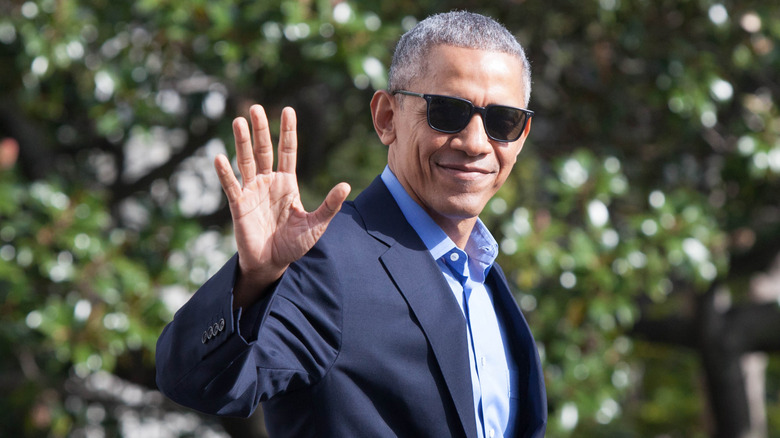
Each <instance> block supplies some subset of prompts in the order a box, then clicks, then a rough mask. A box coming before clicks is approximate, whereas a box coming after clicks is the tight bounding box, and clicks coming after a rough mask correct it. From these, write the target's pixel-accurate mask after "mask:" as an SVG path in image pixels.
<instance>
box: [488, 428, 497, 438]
mask: <svg viewBox="0 0 780 438" xmlns="http://www.w3.org/2000/svg"><path fill="white" fill-rule="evenodd" d="M488 436H489V437H490V438H493V437H494V436H496V430H495V429H490V431H489V432H488Z"/></svg>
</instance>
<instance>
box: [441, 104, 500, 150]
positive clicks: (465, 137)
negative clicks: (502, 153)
mask: <svg viewBox="0 0 780 438" xmlns="http://www.w3.org/2000/svg"><path fill="white" fill-rule="evenodd" d="M451 145H452V148H453V149H457V150H460V151H463V152H465V153H466V154H467V155H469V156H472V157H476V156H479V155H484V154H488V153H490V151H492V150H493V146H492V145H491V144H490V139H489V138H488V136H487V132H485V122H484V120H482V116H481V115H480V114H479V113H474V114H473V115H472V116H471V120H470V121H469V124H468V125H466V127H465V128H463V130H462V131H460V132H458V133H457V134H455V138H453V139H452V142H451Z"/></svg>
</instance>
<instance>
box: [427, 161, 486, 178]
mask: <svg viewBox="0 0 780 438" xmlns="http://www.w3.org/2000/svg"><path fill="white" fill-rule="evenodd" d="M436 166H437V167H438V168H439V169H441V170H443V171H444V172H446V173H448V174H450V175H452V176H454V177H456V178H463V179H476V178H480V177H483V176H486V175H490V174H493V173H495V172H494V171H492V170H489V169H485V168H483V167H480V166H475V165H473V164H461V163H437V164H436Z"/></svg>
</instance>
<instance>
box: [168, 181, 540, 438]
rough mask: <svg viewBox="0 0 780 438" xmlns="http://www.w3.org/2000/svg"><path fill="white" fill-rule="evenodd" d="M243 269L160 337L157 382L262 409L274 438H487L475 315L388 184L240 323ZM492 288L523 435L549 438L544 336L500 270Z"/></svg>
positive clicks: (229, 269) (334, 225)
mask: <svg viewBox="0 0 780 438" xmlns="http://www.w3.org/2000/svg"><path fill="white" fill-rule="evenodd" d="M236 272H237V260H236V257H233V259H231V260H230V261H229V262H228V263H227V264H226V265H225V266H224V267H223V268H222V269H221V270H220V271H219V272H218V273H217V274H215V275H214V276H213V277H212V278H211V279H210V280H209V281H208V282H207V283H206V284H204V285H203V286H202V287H201V288H200V289H199V290H198V292H196V293H195V295H193V297H192V298H191V299H190V301H189V302H188V303H187V304H185V305H184V306H183V307H182V308H181V309H180V310H179V311H178V312H177V314H176V316H175V317H174V320H173V321H172V322H171V323H170V324H169V325H168V326H167V327H166V328H165V330H164V331H163V333H162V335H161V336H160V339H159V340H158V342H157V383H158V386H159V387H160V389H161V390H162V391H163V392H164V393H165V394H166V395H167V396H168V397H170V398H171V399H172V400H174V401H176V402H178V403H180V404H182V405H185V406H189V407H191V408H193V409H196V410H199V411H202V412H207V413H211V414H219V415H237V416H248V415H250V414H251V413H252V412H253V411H254V409H255V408H256V407H257V405H258V404H259V403H261V402H262V403H263V409H264V412H265V416H266V425H267V427H268V430H269V432H270V434H271V436H274V437H287V436H289V437H315V436H316V437H391V436H401V437H437V438H438V437H449V436H452V437H469V438H474V437H476V426H475V418H474V405H473V398H472V392H471V373H470V370H469V354H468V350H467V342H466V325H465V324H466V322H465V319H464V317H463V314H462V312H461V310H460V309H459V307H458V304H457V301H456V300H455V297H454V296H453V294H452V291H451V290H450V288H449V286H448V285H447V282H446V281H445V279H444V278H443V276H442V274H441V271H440V270H439V267H438V266H437V265H436V263H435V262H434V260H433V259H432V258H431V256H430V253H429V252H428V250H427V249H426V248H425V245H424V244H423V243H422V241H421V240H420V238H419V237H418V236H417V234H416V233H415V231H414V230H413V229H412V228H411V226H410V225H409V223H408V222H407V221H406V219H405V218H404V216H403V214H402V213H401V210H400V209H399V208H398V205H397V204H396V203H395V201H394V200H393V198H392V196H391V195H390V192H389V191H388V190H387V188H386V187H385V185H384V184H383V183H382V182H381V180H380V179H379V178H377V179H376V180H375V181H374V182H373V183H372V185H371V186H370V187H369V188H368V189H366V190H365V191H364V192H363V193H362V194H361V195H360V196H358V197H357V199H356V200H355V201H354V202H348V203H345V204H344V206H343V207H342V210H341V212H339V214H338V215H337V216H336V217H335V218H334V220H333V221H332V222H331V224H330V226H329V227H328V230H327V231H326V232H325V234H324V235H323V236H322V238H321V239H320V241H319V242H318V243H317V244H316V245H315V246H314V248H312V250H311V251H310V252H309V253H307V254H306V256H304V257H303V258H302V259H301V260H299V261H298V262H296V263H294V264H293V265H291V266H290V268H289V269H288V270H287V271H286V272H285V274H284V276H283V277H282V278H281V280H280V281H279V283H278V284H277V285H276V287H275V289H274V290H273V292H272V293H270V294H269V295H268V296H267V297H265V298H264V299H263V300H262V301H261V302H260V303H258V304H256V305H255V306H253V307H252V308H250V309H245V310H244V311H243V314H242V316H241V317H240V323H236V324H234V322H233V312H232V299H231V293H232V287H233V283H234V279H235V276H236ZM487 281H489V282H490V285H491V286H492V288H493V291H494V296H495V298H494V301H495V303H496V308H497V311H498V312H499V317H500V318H501V319H502V320H503V321H504V324H505V325H506V326H507V332H508V333H509V336H510V341H511V350H512V354H513V355H514V357H515V359H516V363H517V365H518V370H517V373H516V375H517V377H518V378H517V379H516V381H514V382H512V387H511V388H508V391H509V392H510V395H511V397H517V398H518V402H519V405H518V406H519V408H518V416H517V418H515V419H514V420H515V421H516V422H517V427H516V429H515V430H516V431H517V432H518V433H517V436H519V437H528V438H531V437H533V438H540V437H542V436H543V435H544V431H545V425H546V420H547V406H546V395H545V389H544V381H543V376H542V371H541V366H540V362H539V356H538V354H537V350H536V346H535V344H534V340H533V338H532V336H531V332H530V330H529V328H528V325H527V324H526V321H525V319H524V318H523V316H522V314H521V313H520V310H519V308H518V307H517V305H516V303H515V301H514V299H513V297H512V295H511V293H510V291H509V288H508V286H507V282H506V279H505V278H504V275H503V273H502V272H501V269H500V268H499V267H498V265H495V266H494V267H493V268H492V269H491V272H490V274H489V277H488V280H487ZM238 331H240V335H239V333H238Z"/></svg>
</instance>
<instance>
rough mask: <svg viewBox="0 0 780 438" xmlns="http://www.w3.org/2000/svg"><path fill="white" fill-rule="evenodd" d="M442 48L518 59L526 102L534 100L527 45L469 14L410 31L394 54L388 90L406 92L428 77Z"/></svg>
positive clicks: (441, 17) (436, 18)
mask: <svg viewBox="0 0 780 438" xmlns="http://www.w3.org/2000/svg"><path fill="white" fill-rule="evenodd" d="M438 45H448V46H455V47H463V48H468V49H477V50H485V51H491V52H501V53H506V54H509V55H512V56H515V57H517V58H518V59H519V60H520V62H521V63H522V65H523V71H522V73H521V74H522V77H521V80H522V81H523V88H524V90H525V96H523V99H524V103H525V105H528V101H529V100H530V98H531V64H530V63H529V62H528V58H526V56H525V50H523V46H522V45H520V43H519V42H518V41H517V39H516V38H515V37H514V35H512V34H511V33H510V32H509V31H508V30H507V29H506V28H505V27H504V26H503V25H502V24H500V23H498V22H497V21H495V20H493V19H492V18H489V17H486V16H484V15H479V14H475V13H472V12H466V11H453V12H448V13H443V14H436V15H432V16H430V17H428V18H426V19H425V20H423V21H421V22H419V23H418V24H417V25H416V26H414V27H413V28H412V29H411V30H409V31H408V32H406V33H405V34H404V35H403V36H402V37H401V39H400V40H399V41H398V45H397V46H396V48H395V53H394V54H393V62H392V64H391V65H390V77H389V80H388V89H389V90H390V91H396V90H400V89H403V88H405V87H408V86H409V85H410V84H411V83H412V82H413V81H414V80H416V79H418V78H420V77H422V76H424V75H425V74H426V69H427V67H428V64H427V56H428V54H429V52H430V50H431V49H432V48H433V47H435V46H438Z"/></svg>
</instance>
